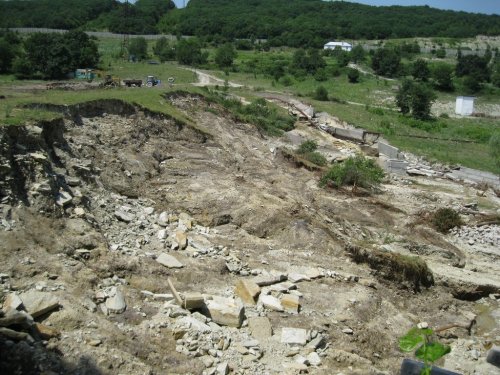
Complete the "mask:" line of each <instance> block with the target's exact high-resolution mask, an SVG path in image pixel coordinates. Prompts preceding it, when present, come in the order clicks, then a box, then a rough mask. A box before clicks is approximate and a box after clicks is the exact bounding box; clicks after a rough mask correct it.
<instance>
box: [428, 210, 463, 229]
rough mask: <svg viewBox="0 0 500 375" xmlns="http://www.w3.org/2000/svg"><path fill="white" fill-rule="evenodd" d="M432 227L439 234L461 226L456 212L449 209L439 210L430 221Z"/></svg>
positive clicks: (461, 223) (460, 220)
mask: <svg viewBox="0 0 500 375" xmlns="http://www.w3.org/2000/svg"><path fill="white" fill-rule="evenodd" d="M431 223H432V226H433V227H434V228H435V229H436V230H437V231H438V232H441V233H447V232H448V231H449V230H450V229H451V228H454V227H459V226H461V225H463V222H462V219H461V218H460V215H459V214H458V212H457V211H455V210H453V209H451V208H440V209H439V210H437V211H436V212H435V213H434V215H432V219H431Z"/></svg>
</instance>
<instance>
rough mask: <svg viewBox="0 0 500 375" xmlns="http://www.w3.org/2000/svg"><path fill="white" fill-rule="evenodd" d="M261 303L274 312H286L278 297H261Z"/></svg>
mask: <svg viewBox="0 0 500 375" xmlns="http://www.w3.org/2000/svg"><path fill="white" fill-rule="evenodd" d="M259 301H260V303H262V305H263V306H264V307H265V308H266V309H269V310H273V311H284V309H283V306H282V305H281V302H280V300H279V299H277V298H276V297H273V296H271V295H261V296H260V298H259Z"/></svg>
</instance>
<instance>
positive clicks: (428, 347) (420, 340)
mask: <svg viewBox="0 0 500 375" xmlns="http://www.w3.org/2000/svg"><path fill="white" fill-rule="evenodd" d="M433 333H434V331H433V330H432V329H430V328H418V327H414V328H412V329H410V330H409V331H408V333H407V334H406V335H404V336H403V337H401V338H400V339H399V348H400V349H401V350H402V351H403V352H407V353H408V352H412V351H413V350H415V357H417V358H418V359H420V360H422V361H423V362H424V368H423V369H422V371H421V372H420V375H431V371H432V365H433V363H434V362H436V361H437V360H438V359H439V358H441V357H443V356H445V355H446V354H448V353H449V352H451V348H450V347H449V346H448V345H444V344H441V343H440V342H437V341H432V335H433Z"/></svg>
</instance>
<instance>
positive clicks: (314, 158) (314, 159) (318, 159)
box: [304, 152, 327, 167]
mask: <svg viewBox="0 0 500 375" xmlns="http://www.w3.org/2000/svg"><path fill="white" fill-rule="evenodd" d="M304 158H305V159H307V160H308V161H310V162H311V163H313V164H316V165H319V166H320V167H323V166H325V165H326V163H327V160H326V158H325V157H324V156H323V155H321V154H320V153H319V152H308V153H306V154H304Z"/></svg>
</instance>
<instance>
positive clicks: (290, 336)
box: [281, 327, 307, 346]
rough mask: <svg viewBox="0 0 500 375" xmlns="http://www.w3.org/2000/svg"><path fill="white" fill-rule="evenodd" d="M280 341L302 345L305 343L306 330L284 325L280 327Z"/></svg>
mask: <svg viewBox="0 0 500 375" xmlns="http://www.w3.org/2000/svg"><path fill="white" fill-rule="evenodd" d="M281 343H282V344H288V345H300V346H304V345H305V344H306V343H307V331H306V330H305V329H302V328H289V327H284V328H282V329H281Z"/></svg>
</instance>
